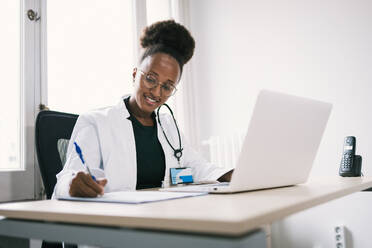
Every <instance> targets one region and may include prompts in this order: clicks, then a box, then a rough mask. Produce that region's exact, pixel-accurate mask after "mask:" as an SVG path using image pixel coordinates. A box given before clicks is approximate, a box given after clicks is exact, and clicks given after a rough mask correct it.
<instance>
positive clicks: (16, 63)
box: [0, 0, 22, 170]
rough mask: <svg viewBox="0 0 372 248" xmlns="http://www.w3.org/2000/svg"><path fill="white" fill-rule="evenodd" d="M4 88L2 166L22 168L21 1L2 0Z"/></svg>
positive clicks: (1, 102)
mask: <svg viewBox="0 0 372 248" xmlns="http://www.w3.org/2000/svg"><path fill="white" fill-rule="evenodd" d="M0 7H1V10H2V14H1V15H0V30H1V32H2V35H1V46H0V54H1V56H0V68H1V81H2V83H1V88H2V89H1V90H0V113H1V115H2V119H1V121H0V137H1V138H0V169H1V170H9V169H20V168H22V166H21V163H20V149H21V137H20V135H21V127H20V122H21V118H20V117H21V108H20V106H21V98H20V92H21V77H20V75H21V66H20V65H21V49H20V47H21V29H20V27H21V16H20V9H21V3H20V1H14V0H6V1H1V2H0Z"/></svg>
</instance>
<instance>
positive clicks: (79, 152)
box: [74, 142, 97, 182]
mask: <svg viewBox="0 0 372 248" xmlns="http://www.w3.org/2000/svg"><path fill="white" fill-rule="evenodd" d="M74 145H75V150H76V153H77V154H78V155H79V158H80V160H81V162H82V163H83V164H84V165H85V167H86V168H87V170H88V173H89V175H90V176H91V177H92V178H93V180H94V181H96V182H97V180H96V177H95V176H93V175H92V173H91V172H90V169H89V166H88V164H87V163H86V162H85V161H84V158H83V153H82V151H81V149H80V146H79V145H78V144H77V143H76V142H74Z"/></svg>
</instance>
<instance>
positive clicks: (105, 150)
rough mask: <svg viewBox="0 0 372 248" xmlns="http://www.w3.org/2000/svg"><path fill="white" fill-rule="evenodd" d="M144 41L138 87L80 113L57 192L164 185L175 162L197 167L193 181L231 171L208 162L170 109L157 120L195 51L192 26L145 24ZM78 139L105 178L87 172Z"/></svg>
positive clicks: (78, 193)
mask: <svg viewBox="0 0 372 248" xmlns="http://www.w3.org/2000/svg"><path fill="white" fill-rule="evenodd" d="M141 46H142V48H143V50H142V56H141V57H140V60H139V62H138V66H137V67H136V68H134V69H133V73H132V81H133V84H134V89H133V93H132V94H131V95H126V96H124V97H123V99H122V100H121V101H120V102H119V103H118V104H117V105H116V106H114V107H108V108H103V109H100V110H96V111H92V112H88V113H86V114H83V115H80V117H79V119H78V121H77V123H76V126H75V128H74V131H73V133H72V136H71V140H70V144H69V149H68V150H69V152H68V154H67V161H66V164H65V167H64V169H63V171H62V172H60V173H59V174H58V175H57V179H58V180H57V185H56V187H55V191H54V196H57V197H60V196H68V195H71V196H88V197H95V196H97V195H99V194H104V192H110V191H120V190H136V189H144V188H153V187H160V186H161V184H162V182H163V184H164V185H168V184H169V181H170V169H171V168H179V167H190V168H192V171H193V177H194V181H210V180H217V179H219V178H221V176H223V175H224V174H225V173H226V172H227V170H226V169H220V168H217V167H216V166H214V165H212V164H209V163H207V162H206V161H205V160H203V159H202V158H201V157H200V156H199V155H198V154H197V153H196V152H195V151H194V150H193V149H192V148H191V147H190V146H189V145H188V142H186V141H185V138H184V137H183V136H182V139H181V137H179V132H178V129H177V127H176V125H175V122H174V120H173V117H172V116H171V115H169V114H159V116H157V120H158V122H159V124H158V123H157V121H156V113H155V110H156V109H157V108H159V107H160V106H161V105H163V104H164V103H165V102H166V101H167V100H168V99H169V98H170V97H171V96H172V95H173V94H174V93H175V91H176V88H177V85H178V83H179V80H180V78H181V74H182V68H183V66H184V64H185V63H187V62H188V61H189V60H190V59H191V57H192V55H193V52H194V47H195V42H194V39H193V38H192V36H191V34H190V33H189V31H188V30H187V29H186V28H185V27H184V26H182V25H180V24H178V23H176V22H175V21H173V20H169V21H162V22H157V23H155V24H153V25H151V26H149V27H147V28H146V29H145V30H144V32H143V35H142V37H141ZM160 122H161V127H160V128H158V125H160ZM181 140H182V148H180V149H177V150H176V151H178V153H177V154H176V151H175V150H174V147H177V146H178V145H180V146H181ZM74 142H77V143H78V144H79V145H80V147H81V149H82V151H83V153H84V157H85V160H86V161H87V164H89V166H90V168H91V170H92V172H93V174H94V171H96V172H98V171H100V172H102V171H103V172H104V174H105V178H104V179H99V178H97V181H94V180H93V179H92V178H91V176H90V175H89V174H86V173H85V168H84V166H83V164H81V161H80V160H79V159H78V157H77V154H76V153H75V152H74V150H73V149H72V148H73V147H72V144H73V143H74ZM177 142H179V143H177ZM180 154H181V155H182V157H180V156H178V155H180ZM101 174H102V173H101ZM222 178H224V179H226V178H225V177H222Z"/></svg>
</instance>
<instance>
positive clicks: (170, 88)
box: [161, 84, 175, 96]
mask: <svg viewBox="0 0 372 248" xmlns="http://www.w3.org/2000/svg"><path fill="white" fill-rule="evenodd" d="M161 89H162V91H163V93H164V95H166V96H170V95H172V94H173V92H174V90H175V88H174V86H173V85H171V84H163V85H162V86H161Z"/></svg>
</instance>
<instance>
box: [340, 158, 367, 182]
mask: <svg viewBox="0 0 372 248" xmlns="http://www.w3.org/2000/svg"><path fill="white" fill-rule="evenodd" d="M361 173H362V156H360V155H355V156H354V161H353V170H352V171H348V172H345V171H342V170H341V168H340V171H339V174H340V176H342V177H360V176H361Z"/></svg>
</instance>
